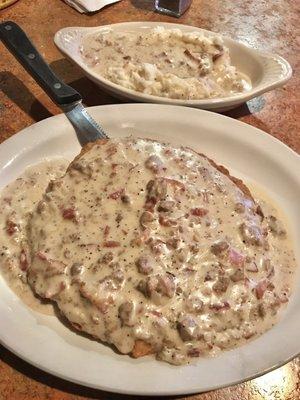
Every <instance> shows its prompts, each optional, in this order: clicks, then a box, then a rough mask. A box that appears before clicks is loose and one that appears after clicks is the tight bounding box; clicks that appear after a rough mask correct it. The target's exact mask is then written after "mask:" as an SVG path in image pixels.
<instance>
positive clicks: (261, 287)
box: [255, 279, 270, 300]
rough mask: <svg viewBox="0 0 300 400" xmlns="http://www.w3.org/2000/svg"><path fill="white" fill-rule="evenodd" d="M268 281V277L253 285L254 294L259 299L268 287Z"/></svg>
mask: <svg viewBox="0 0 300 400" xmlns="http://www.w3.org/2000/svg"><path fill="white" fill-rule="evenodd" d="M269 283H270V281H269V280H268V279H262V280H260V281H259V282H258V283H257V285H256V287H255V294H256V297H257V299H258V300H259V299H261V298H262V297H263V295H264V294H265V292H266V290H267V289H268V286H269Z"/></svg>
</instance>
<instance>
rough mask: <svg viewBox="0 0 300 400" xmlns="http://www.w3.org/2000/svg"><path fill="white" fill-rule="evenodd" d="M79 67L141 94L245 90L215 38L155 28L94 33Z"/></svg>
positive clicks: (190, 95) (189, 95) (187, 96)
mask: <svg viewBox="0 0 300 400" xmlns="http://www.w3.org/2000/svg"><path fill="white" fill-rule="evenodd" d="M81 52H82V56H83V58H84V60H85V62H86V63H87V64H88V66H89V67H90V68H92V69H93V70H94V71H95V72H97V73H99V74H100V75H102V76H103V77H104V78H106V79H108V80H110V81H111V82H113V83H116V84H118V85H121V86H123V87H125V88H127V89H131V90H135V91H138V92H142V93H145V94H149V95H153V96H160V97H168V98H172V99H184V100H197V99H205V98H216V97H227V96H230V95H232V94H235V93H240V92H244V91H246V90H249V88H250V87H251V83H250V81H249V78H247V77H246V76H244V75H242V74H241V73H240V72H238V71H237V70H236V68H235V67H234V66H232V65H231V60H230V54H229V50H228V48H227V47H225V46H224V43H223V41H222V39H221V38H220V37H218V36H215V37H210V38H208V37H205V36H203V35H201V34H199V33H197V32H193V33H184V32H182V31H181V30H179V29H172V30H167V29H164V28H163V27H157V28H155V29H151V30H145V31H144V32H141V33H137V32H124V33H120V32H114V31H113V30H111V31H109V32H107V31H106V32H100V33H96V34H92V35H89V36H88V37H86V38H85V40H84V42H83V45H82V48H81Z"/></svg>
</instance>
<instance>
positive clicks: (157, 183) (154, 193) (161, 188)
mask: <svg viewBox="0 0 300 400" xmlns="http://www.w3.org/2000/svg"><path fill="white" fill-rule="evenodd" d="M147 191H148V197H149V198H154V199H156V201H157V200H160V199H163V198H164V197H165V196H166V194H167V181H166V180H165V179H162V178H161V179H155V180H151V181H149V182H148V184H147Z"/></svg>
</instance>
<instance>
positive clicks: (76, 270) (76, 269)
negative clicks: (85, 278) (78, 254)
mask: <svg viewBox="0 0 300 400" xmlns="http://www.w3.org/2000/svg"><path fill="white" fill-rule="evenodd" d="M83 270H84V266H83V265H82V264H81V263H78V262H75V263H74V264H73V265H72V267H71V269H70V273H71V275H72V276H75V275H80V274H82V272H83Z"/></svg>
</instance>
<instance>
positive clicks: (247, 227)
mask: <svg viewBox="0 0 300 400" xmlns="http://www.w3.org/2000/svg"><path fill="white" fill-rule="evenodd" d="M240 234H241V236H242V239H243V241H244V242H245V243H246V244H251V245H256V246H260V245H262V243H263V233H262V231H261V229H260V228H259V227H258V226H257V225H255V224H252V223H250V222H248V223H246V222H243V223H242V224H241V226H240Z"/></svg>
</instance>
